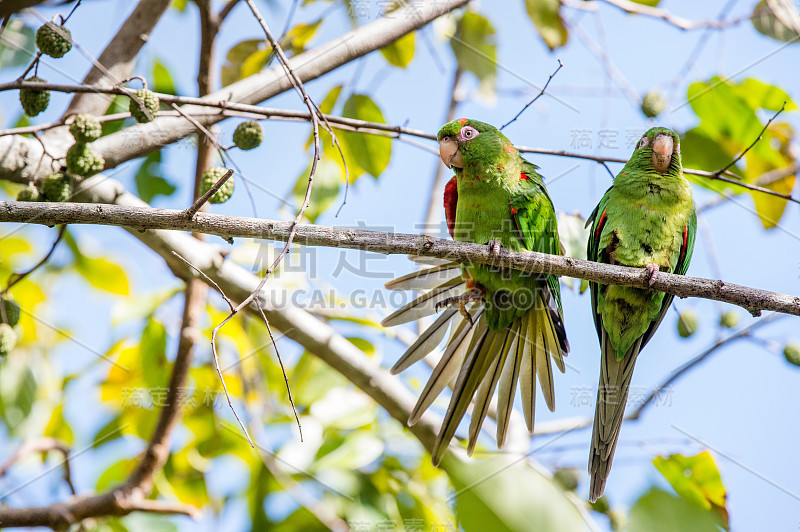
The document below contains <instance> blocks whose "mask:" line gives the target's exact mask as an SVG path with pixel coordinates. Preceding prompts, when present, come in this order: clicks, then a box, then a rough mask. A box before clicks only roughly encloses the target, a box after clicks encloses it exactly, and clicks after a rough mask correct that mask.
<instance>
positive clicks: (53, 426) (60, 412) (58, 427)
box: [44, 405, 74, 445]
mask: <svg viewBox="0 0 800 532" xmlns="http://www.w3.org/2000/svg"><path fill="white" fill-rule="evenodd" d="M44 436H46V437H48V438H56V439H58V440H61V441H63V442H64V443H66V444H67V445H72V442H73V440H74V436H73V434H72V428H71V427H70V426H69V424H68V423H67V422H66V420H65V419H64V405H58V406H57V407H55V409H54V410H53V413H52V414H50V421H48V422H47V426H46V427H45V429H44Z"/></svg>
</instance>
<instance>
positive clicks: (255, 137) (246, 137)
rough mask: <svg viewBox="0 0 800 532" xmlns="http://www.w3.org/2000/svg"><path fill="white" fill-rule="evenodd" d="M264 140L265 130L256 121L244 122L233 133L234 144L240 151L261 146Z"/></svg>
mask: <svg viewBox="0 0 800 532" xmlns="http://www.w3.org/2000/svg"><path fill="white" fill-rule="evenodd" d="M263 139H264V129H262V127H261V124H259V123H258V122H257V121H255V120H249V121H247V122H242V123H241V124H239V125H238V126H236V131H234V132H233V143H234V144H235V145H236V147H237V148H239V149H240V150H252V149H254V148H258V147H259V146H260V145H261V141H262V140H263Z"/></svg>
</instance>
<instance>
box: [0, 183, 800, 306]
mask: <svg viewBox="0 0 800 532" xmlns="http://www.w3.org/2000/svg"><path fill="white" fill-rule="evenodd" d="M100 179H105V178H100V177H99V176H96V177H94V178H91V179H89V180H87V181H85V182H84V184H83V186H84V188H85V189H87V190H90V189H91V188H92V187H93V186H94V185H95V183H97V182H98V181H99V180H100ZM0 222H21V223H35V224H40V225H57V224H69V223H73V224H74V223H80V224H96V225H115V226H121V227H125V228H128V229H129V230H132V231H147V230H152V229H158V230H179V231H191V232H195V233H205V234H212V235H218V236H221V237H223V238H226V239H229V238H233V237H240V238H242V237H243V238H257V239H267V240H278V241H285V240H286V239H287V238H288V236H289V233H290V231H291V229H292V222H281V221H274V220H262V219H259V218H245V217H239V216H224V215H220V214H211V213H203V212H201V213H197V214H196V215H195V216H194V218H192V219H190V218H188V217H186V215H185V214H184V213H183V211H178V210H171V209H154V208H152V207H146V206H141V207H133V206H122V205H83V204H79V203H24V202H13V201H12V202H0ZM295 243H297V244H303V245H307V246H325V247H338V248H349V249H360V250H363V251H372V252H374V253H382V254H387V255H388V254H405V255H424V256H428V257H437V258H442V259H449V260H455V261H459V262H473V263H478V264H495V265H497V266H502V267H506V268H513V269H516V270H521V271H525V272H530V273H552V274H555V275H561V276H565V277H575V278H579V279H586V280H587V281H594V282H598V283H603V284H615V285H622V286H633V287H636V288H643V289H647V288H648V286H649V285H648V276H647V271H646V270H645V269H643V268H628V267H625V266H615V265H610V264H601V263H598V262H592V261H587V260H580V259H574V258H571V257H561V256H558V255H548V254H546V253H537V252H534V251H527V252H519V251H516V252H515V251H509V250H507V249H502V250H501V251H500V255H499V257H498V258H496V259H495V258H494V257H493V256H492V255H491V254H490V253H489V249H488V248H487V247H486V246H484V245H480V244H470V243H467V242H454V241H451V240H445V239H441V238H433V237H430V236H425V235H410V234H402V233H382V232H377V231H365V230H363V229H350V228H339V227H327V226H322V225H311V224H303V225H298V226H297V227H296V236H295ZM652 287H653V289H654V290H658V291H661V292H666V293H669V294H674V295H676V296H678V297H700V298H704V299H712V300H716V301H723V302H726V303H732V304H734V305H739V306H740V307H743V308H745V309H746V310H748V311H749V312H750V313H752V314H754V315H757V314H758V313H759V312H760V311H762V310H771V311H775V312H781V313H784V314H792V315H795V316H800V297H798V296H792V295H787V294H781V293H777V292H768V291H766V290H760V289H757V288H750V287H746V286H740V285H736V284H732V283H727V282H724V281H721V280H713V279H703V278H699V277H687V276H683V275H675V274H671V273H664V272H662V273H658V274H657V275H656V278H655V282H654V283H653V285H652Z"/></svg>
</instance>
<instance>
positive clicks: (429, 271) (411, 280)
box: [384, 262, 461, 290]
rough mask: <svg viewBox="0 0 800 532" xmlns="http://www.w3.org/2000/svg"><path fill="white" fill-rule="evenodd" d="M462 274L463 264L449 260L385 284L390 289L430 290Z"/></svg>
mask: <svg viewBox="0 0 800 532" xmlns="http://www.w3.org/2000/svg"><path fill="white" fill-rule="evenodd" d="M460 276H461V265H460V264H458V263H457V262H447V263H445V264H442V265H439V266H434V267H433V268H425V269H424V270H419V271H416V272H412V273H409V274H408V275H404V276H402V277H398V278H397V279H392V280H391V281H389V282H388V283H386V284H385V285H384V286H385V287H386V288H388V289H389V290H430V289H431V288H436V287H439V286H441V285H442V284H443V283H446V282H447V281H449V280H451V279H454V278H456V277H460Z"/></svg>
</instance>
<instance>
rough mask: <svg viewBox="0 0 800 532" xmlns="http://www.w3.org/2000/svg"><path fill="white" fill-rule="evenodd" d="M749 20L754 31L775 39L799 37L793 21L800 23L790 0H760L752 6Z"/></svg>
mask: <svg viewBox="0 0 800 532" xmlns="http://www.w3.org/2000/svg"><path fill="white" fill-rule="evenodd" d="M750 22H752V23H753V27H754V28H755V29H756V31H758V32H759V33H761V34H762V35H766V36H767V37H771V38H773V39H775V40H777V41H781V42H792V41H797V40H798V38H799V37H800V35H798V34H797V31H795V29H794V28H796V27H797V26H796V25H795V23H797V24H800V15H799V14H798V12H797V8H795V7H794V5H793V4H792V2H785V1H776V0H761V1H760V2H759V3H757V4H756V7H754V8H753V13H752V14H751V15H750ZM793 22H794V23H793Z"/></svg>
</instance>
